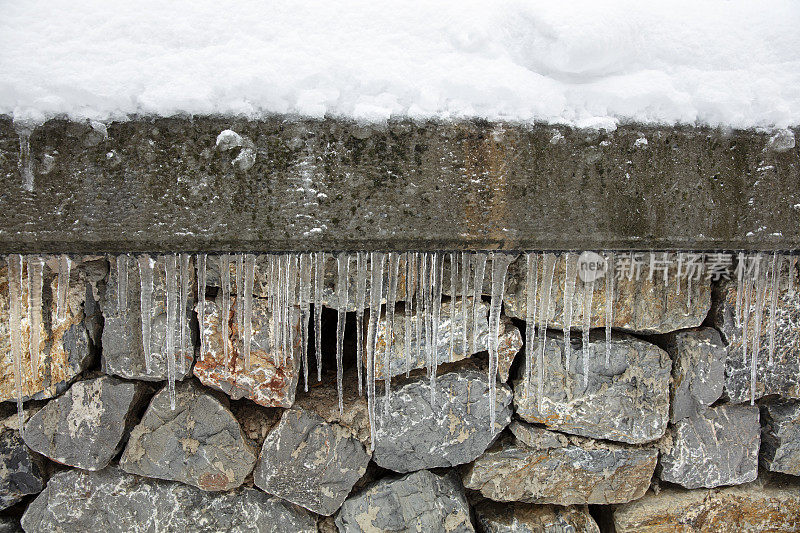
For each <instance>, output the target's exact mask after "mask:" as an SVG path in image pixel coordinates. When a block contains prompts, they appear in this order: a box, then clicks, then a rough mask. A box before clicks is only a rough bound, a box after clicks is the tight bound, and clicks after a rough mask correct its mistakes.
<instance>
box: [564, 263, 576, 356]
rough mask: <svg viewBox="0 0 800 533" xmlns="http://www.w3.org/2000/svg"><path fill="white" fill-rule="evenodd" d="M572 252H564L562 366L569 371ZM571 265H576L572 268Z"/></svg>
mask: <svg viewBox="0 0 800 533" xmlns="http://www.w3.org/2000/svg"><path fill="white" fill-rule="evenodd" d="M575 263H576V261H574V260H573V258H572V254H571V253H569V252H567V253H565V254H564V329H563V332H564V367H565V368H566V371H567V372H569V367H570V359H571V358H572V344H571V342H570V341H571V340H572V335H571V333H572V300H573V298H574V296H575V270H577V267H576V265H575ZM573 267H576V268H575V269H573Z"/></svg>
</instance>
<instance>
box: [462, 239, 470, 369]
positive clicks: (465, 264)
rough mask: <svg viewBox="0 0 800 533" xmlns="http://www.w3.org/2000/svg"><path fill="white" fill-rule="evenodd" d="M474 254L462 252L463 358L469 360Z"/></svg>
mask: <svg viewBox="0 0 800 533" xmlns="http://www.w3.org/2000/svg"><path fill="white" fill-rule="evenodd" d="M471 256H472V254H470V253H469V252H461V352H462V357H463V358H467V357H469V356H470V355H471V354H469V353H467V333H468V332H467V330H468V329H469V328H467V324H469V319H468V317H469V316H471V315H469V314H468V313H469V305H467V304H468V303H469V262H470V258H471Z"/></svg>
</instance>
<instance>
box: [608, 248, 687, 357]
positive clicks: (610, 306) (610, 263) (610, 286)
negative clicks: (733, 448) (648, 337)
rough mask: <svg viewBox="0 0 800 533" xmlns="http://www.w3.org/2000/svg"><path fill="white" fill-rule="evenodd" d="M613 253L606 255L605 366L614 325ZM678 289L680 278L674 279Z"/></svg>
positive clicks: (614, 271) (609, 355)
mask: <svg viewBox="0 0 800 533" xmlns="http://www.w3.org/2000/svg"><path fill="white" fill-rule="evenodd" d="M614 260H615V257H614V252H608V253H607V254H606V366H608V365H609V362H610V360H611V326H612V324H613V323H614V281H615V279H614V275H615V274H616V268H615V265H614ZM675 281H676V284H677V285H678V287H680V285H681V278H680V276H678V277H676V278H675Z"/></svg>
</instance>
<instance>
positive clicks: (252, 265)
mask: <svg viewBox="0 0 800 533" xmlns="http://www.w3.org/2000/svg"><path fill="white" fill-rule="evenodd" d="M255 273H256V256H255V255H254V254H247V255H245V257H244V289H243V291H244V295H243V296H244V298H243V300H244V304H243V307H244V318H243V320H242V322H243V324H242V326H243V327H244V333H243V334H242V350H243V351H244V370H245V372H250V341H251V340H252V338H253V281H254V278H255ZM239 297H240V298H241V297H242V295H239Z"/></svg>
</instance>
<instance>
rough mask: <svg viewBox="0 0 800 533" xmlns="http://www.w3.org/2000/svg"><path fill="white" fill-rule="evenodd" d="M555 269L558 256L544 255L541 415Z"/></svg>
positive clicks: (539, 372)
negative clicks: (545, 356) (551, 293)
mask: <svg viewBox="0 0 800 533" xmlns="http://www.w3.org/2000/svg"><path fill="white" fill-rule="evenodd" d="M555 269H556V256H555V255H553V254H544V262H543V265H542V288H541V290H540V291H539V296H540V298H539V350H538V352H539V353H538V358H537V360H536V400H537V402H538V411H539V412H540V413H541V412H542V401H543V398H542V396H543V392H544V391H543V388H544V352H545V348H546V345H547V322H548V320H549V318H550V292H551V290H552V288H553V275H554V273H555Z"/></svg>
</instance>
